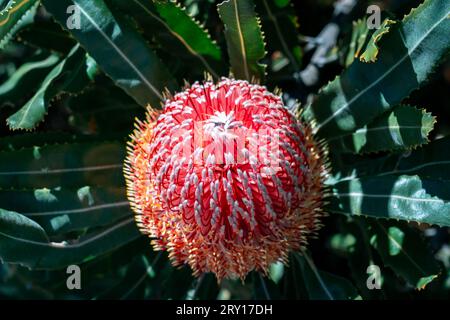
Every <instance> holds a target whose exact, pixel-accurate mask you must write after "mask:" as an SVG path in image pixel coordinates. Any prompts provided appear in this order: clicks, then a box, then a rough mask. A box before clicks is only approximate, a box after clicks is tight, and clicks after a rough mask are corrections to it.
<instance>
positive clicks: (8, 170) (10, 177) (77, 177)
mask: <svg viewBox="0 0 450 320" xmlns="http://www.w3.org/2000/svg"><path fill="white" fill-rule="evenodd" d="M124 159H125V143H124V142H91V143H72V144H54V145H47V146H41V147H33V148H25V149H21V150H17V151H5V152H1V153H0V188H56V187H81V186H86V185H88V186H100V185H102V186H124V179H123V174H122V165H123V160H124Z"/></svg>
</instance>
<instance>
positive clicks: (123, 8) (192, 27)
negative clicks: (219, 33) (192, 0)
mask: <svg viewBox="0 0 450 320" xmlns="http://www.w3.org/2000/svg"><path fill="white" fill-rule="evenodd" d="M110 2H112V3H113V4H114V5H116V6H118V10H117V12H120V13H122V12H126V13H128V14H129V15H130V16H131V17H132V18H133V19H135V20H136V22H137V23H138V25H139V26H140V27H141V28H142V29H143V34H144V35H145V36H146V37H147V39H148V40H152V39H153V38H156V39H157V41H158V43H159V44H160V45H161V47H162V48H163V49H164V50H168V51H169V50H171V49H172V48H173V49H172V50H174V52H172V53H173V54H179V55H182V56H183V57H186V55H187V56H191V57H193V58H194V59H195V60H196V61H197V62H200V63H201V65H202V66H203V68H204V70H205V71H207V72H209V73H210V74H211V75H213V76H214V77H216V78H217V77H218V73H217V71H216V70H215V66H216V65H217V62H220V60H221V55H222V53H221V51H220V48H219V46H218V45H217V44H216V43H215V42H214V41H213V40H211V37H210V35H209V34H208V32H207V30H205V29H204V28H203V27H202V26H200V24H199V23H198V22H197V21H195V20H194V18H192V17H191V16H190V15H189V14H188V13H187V12H186V9H185V8H183V7H182V6H181V5H180V4H178V3H177V2H176V1H147V0H131V1H128V0H110ZM175 43H176V44H178V45H179V46H176V45H174V44H175ZM211 62H215V63H213V64H211Z"/></svg>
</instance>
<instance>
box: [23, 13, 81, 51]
mask: <svg viewBox="0 0 450 320" xmlns="http://www.w3.org/2000/svg"><path fill="white" fill-rule="evenodd" d="M16 38H17V40H18V41H20V42H23V43H25V44H26V45H29V46H33V47H36V48H41V49H46V50H49V51H51V52H58V53H62V54H68V53H69V52H70V50H71V49H72V48H73V47H74V46H75V44H76V42H75V39H73V38H72V37H71V36H70V34H69V33H67V32H66V31H64V30H63V29H62V28H61V26H60V25H59V24H57V23H56V22H54V21H36V22H34V23H33V24H30V25H27V26H25V27H23V28H22V29H21V30H20V31H18V32H17V36H16Z"/></svg>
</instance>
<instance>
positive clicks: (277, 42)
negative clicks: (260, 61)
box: [255, 0, 302, 72]
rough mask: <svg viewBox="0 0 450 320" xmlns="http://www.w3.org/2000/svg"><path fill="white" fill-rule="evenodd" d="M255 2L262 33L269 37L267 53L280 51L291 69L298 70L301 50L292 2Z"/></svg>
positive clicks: (263, 0) (264, 0) (272, 0)
mask: <svg viewBox="0 0 450 320" xmlns="http://www.w3.org/2000/svg"><path fill="white" fill-rule="evenodd" d="M255 4H256V9H257V11H258V12H259V13H260V17H261V23H262V29H263V30H264V34H265V36H266V37H267V39H270V41H268V42H267V49H268V50H269V54H271V53H275V52H277V51H278V52H281V53H282V55H283V57H284V58H285V59H287V63H288V64H289V65H290V68H291V70H292V71H294V72H297V71H300V64H301V61H302V51H301V47H300V44H299V41H298V22H297V17H296V15H295V9H294V7H293V4H292V2H291V1H289V0H288V1H286V2H285V3H280V4H279V3H277V2H276V1H274V0H262V1H256V2H255ZM273 67H274V66H273ZM273 67H272V69H274V68H273ZM274 71H276V70H274Z"/></svg>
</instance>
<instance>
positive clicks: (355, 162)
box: [325, 136, 450, 185]
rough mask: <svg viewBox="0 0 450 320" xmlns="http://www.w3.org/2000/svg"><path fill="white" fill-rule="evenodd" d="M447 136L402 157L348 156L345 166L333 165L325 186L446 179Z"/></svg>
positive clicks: (449, 160)
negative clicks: (384, 179)
mask: <svg viewBox="0 0 450 320" xmlns="http://www.w3.org/2000/svg"><path fill="white" fill-rule="evenodd" d="M449 148H450V136H448V137H445V138H441V139H438V140H434V141H432V142H430V143H429V144H427V145H425V146H423V147H422V148H417V149H415V150H413V151H411V152H406V153H404V154H399V153H392V154H389V155H386V156H382V157H379V158H377V159H371V158H361V157H356V156H352V157H351V158H350V159H348V160H346V161H347V162H348V163H349V165H342V166H340V167H337V166H335V167H334V168H333V170H334V171H337V172H335V173H334V175H333V176H330V177H329V178H328V179H327V180H326V182H325V183H326V184H327V185H334V184H336V183H339V182H341V181H350V180H352V179H356V178H364V177H384V176H400V175H404V174H408V175H418V176H419V177H421V178H428V179H431V180H444V181H449V180H450V170H449V166H450V153H449V152H448V150H449Z"/></svg>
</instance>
